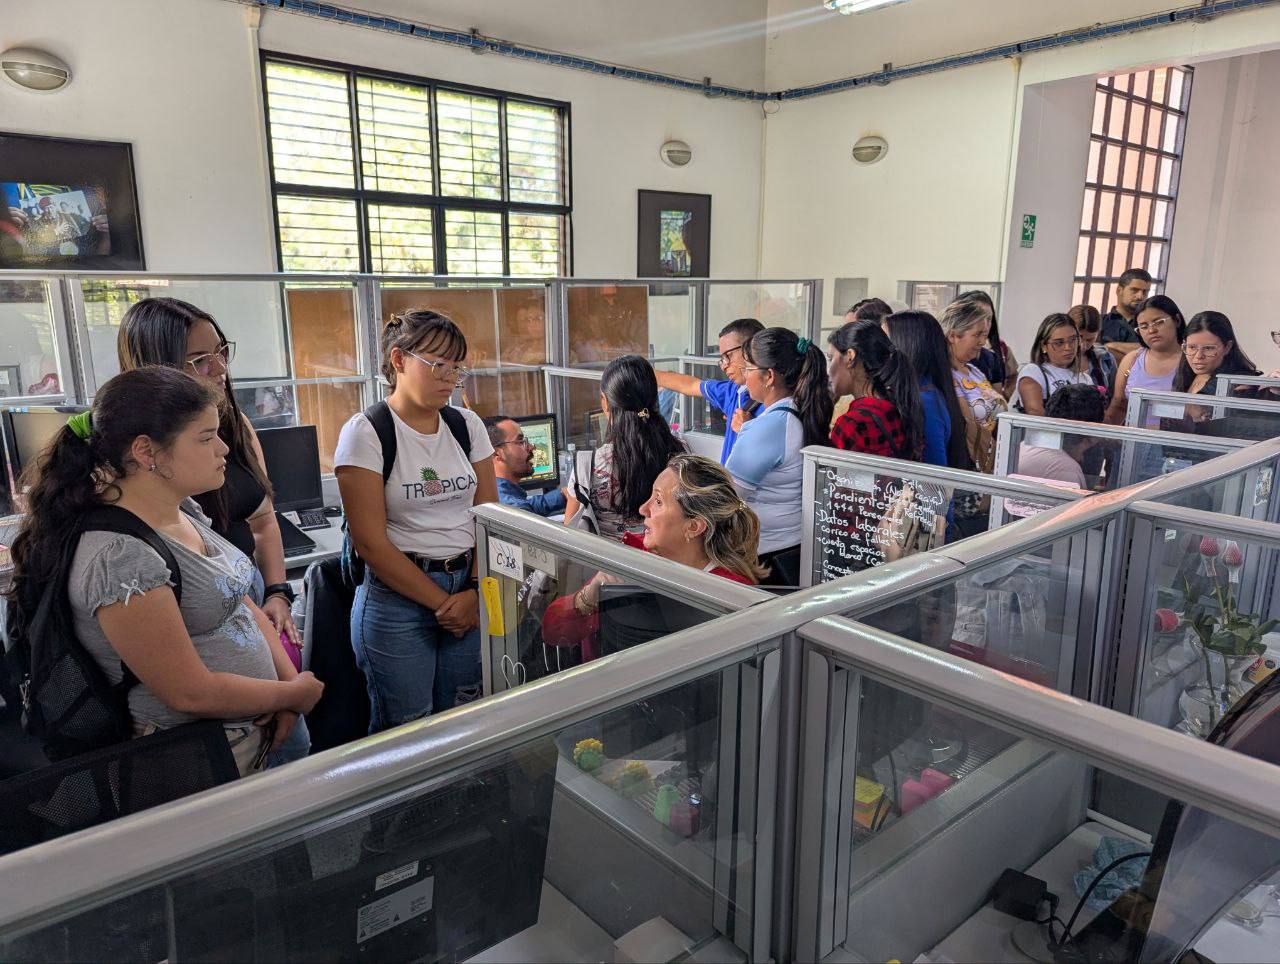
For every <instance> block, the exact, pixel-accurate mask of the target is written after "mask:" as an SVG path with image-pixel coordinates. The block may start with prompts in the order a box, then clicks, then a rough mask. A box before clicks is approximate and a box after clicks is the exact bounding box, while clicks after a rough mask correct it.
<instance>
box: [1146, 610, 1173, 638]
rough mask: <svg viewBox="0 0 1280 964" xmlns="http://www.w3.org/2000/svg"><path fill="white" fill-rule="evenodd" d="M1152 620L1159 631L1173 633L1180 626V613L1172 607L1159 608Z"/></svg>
mask: <svg viewBox="0 0 1280 964" xmlns="http://www.w3.org/2000/svg"><path fill="white" fill-rule="evenodd" d="M1151 621H1152V623H1153V624H1154V628H1155V631H1156V632H1158V633H1171V632H1173V631H1174V630H1175V629H1177V628H1178V614H1177V613H1175V612H1174V611H1173V610H1172V609H1157V610H1156V611H1155V613H1154V615H1153V616H1152V619H1151Z"/></svg>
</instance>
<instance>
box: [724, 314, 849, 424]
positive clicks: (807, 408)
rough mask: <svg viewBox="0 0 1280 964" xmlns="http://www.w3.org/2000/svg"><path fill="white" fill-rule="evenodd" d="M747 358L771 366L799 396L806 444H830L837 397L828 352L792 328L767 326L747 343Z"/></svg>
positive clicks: (794, 396) (758, 366)
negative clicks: (829, 378) (829, 374)
mask: <svg viewBox="0 0 1280 964" xmlns="http://www.w3.org/2000/svg"><path fill="white" fill-rule="evenodd" d="M743 351H744V353H745V354H746V356H747V361H749V362H750V363H751V364H752V365H755V366H756V367H757V368H768V369H771V370H772V371H773V372H774V373H775V374H776V375H777V376H778V378H780V379H781V380H782V384H783V385H784V386H785V388H786V390H787V391H788V392H789V393H790V395H791V397H792V398H793V399H795V403H796V404H795V409H796V411H797V412H799V413H800V423H801V424H802V425H803V426H804V444H805V445H827V444H828V443H829V442H830V440H831V413H832V411H834V410H835V401H834V400H833V399H832V398H831V386H830V385H829V384H828V383H827V356H826V355H825V354H823V352H822V349H821V348H819V347H818V346H817V345H815V344H814V343H813V342H811V341H809V339H808V338H804V339H802V338H801V336H800V335H797V334H796V333H795V332H794V331H792V330H791V329H790V328H766V329H765V330H764V331H760V332H756V334H754V335H752V336H751V340H750V341H749V342H747V343H746V344H745V345H744V346H743Z"/></svg>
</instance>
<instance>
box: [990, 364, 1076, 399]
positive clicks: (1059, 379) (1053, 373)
mask: <svg viewBox="0 0 1280 964" xmlns="http://www.w3.org/2000/svg"><path fill="white" fill-rule="evenodd" d="M1046 374H1047V375H1048V376H1049V384H1048V385H1045V383H1044V377H1045V375H1046ZM1024 378H1029V379H1031V380H1032V381H1033V382H1035V383H1036V384H1037V385H1039V386H1040V392H1041V394H1042V395H1043V399H1042V401H1041V404H1043V405H1048V404H1049V396H1050V395H1052V394H1053V393H1054V392H1056V391H1057V390H1058V389H1059V388H1061V387H1062V386H1063V385H1092V384H1093V376H1092V375H1091V374H1089V371H1088V369H1086V370H1085V371H1082V372H1073V371H1072V370H1071V369H1069V368H1059V367H1058V366H1057V365H1050V364H1049V363H1048V362H1046V363H1045V364H1043V365H1037V364H1035V363H1028V364H1026V365H1023V366H1022V367H1021V368H1019V369H1018V386H1017V387H1016V388H1015V389H1014V390H1013V398H1012V399H1010V403H1011V404H1012V405H1013V407H1014V408H1018V407H1019V406H1020V405H1021V404H1022V380H1023V379H1024Z"/></svg>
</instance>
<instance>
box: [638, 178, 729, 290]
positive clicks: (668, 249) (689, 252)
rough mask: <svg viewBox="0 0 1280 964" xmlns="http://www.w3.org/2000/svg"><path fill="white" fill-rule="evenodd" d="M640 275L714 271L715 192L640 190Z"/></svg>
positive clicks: (701, 274) (693, 274) (702, 275)
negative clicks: (712, 243) (684, 192)
mask: <svg viewBox="0 0 1280 964" xmlns="http://www.w3.org/2000/svg"><path fill="white" fill-rule="evenodd" d="M639 210H640V224H639V227H640V230H639V234H638V238H637V258H636V277H637V278H705V277H707V276H708V275H710V274H711V195H710V194H681V193H679V192H676V191H641V192H640V205H639Z"/></svg>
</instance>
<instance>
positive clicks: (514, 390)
mask: <svg viewBox="0 0 1280 964" xmlns="http://www.w3.org/2000/svg"><path fill="white" fill-rule="evenodd" d="M545 384H546V383H545V380H544V379H543V377H542V373H541V372H536V371H527V372H525V371H506V372H494V371H487V372H482V373H478V374H474V375H472V376H471V377H470V378H469V379H467V382H466V384H465V385H464V386H463V387H462V396H463V399H464V400H465V401H466V404H467V407H468V408H470V409H471V410H472V411H473V412H475V413H476V414H477V415H479V416H480V417H481V418H488V417H489V416H491V415H510V416H511V417H512V418H516V417H519V416H521V415H541V414H543V413H545V412H547V411H549V410H550V406H549V405H547V398H546V390H545Z"/></svg>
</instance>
